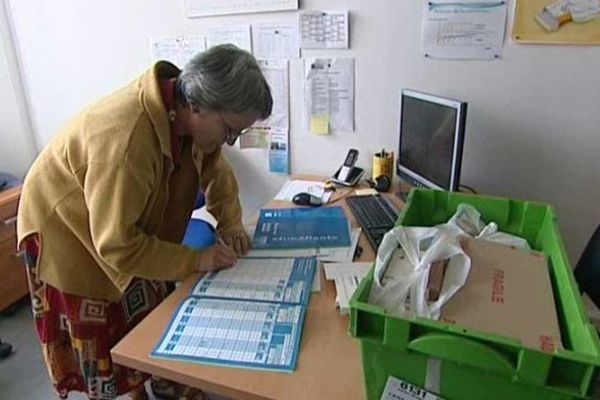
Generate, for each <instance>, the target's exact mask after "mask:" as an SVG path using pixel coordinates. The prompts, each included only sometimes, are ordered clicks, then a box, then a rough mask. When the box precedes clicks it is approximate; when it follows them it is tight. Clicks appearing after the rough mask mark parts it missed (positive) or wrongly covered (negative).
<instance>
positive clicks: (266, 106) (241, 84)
mask: <svg viewBox="0 0 600 400" xmlns="http://www.w3.org/2000/svg"><path fill="white" fill-rule="evenodd" d="M175 98H176V99H177V101H179V102H180V103H184V104H188V105H191V106H192V107H193V108H196V109H197V108H204V109H206V110H211V111H226V112H233V113H236V114H251V115H254V116H256V117H257V118H260V119H265V118H267V117H268V116H269V115H271V110H272V108H273V98H272V97H271V90H270V89H269V85H268V83H267V81H266V79H265V77H264V76H263V74H262V72H261V70H260V67H259V66H258V63H257V62H256V59H255V58H254V57H253V56H252V55H251V54H250V53H248V52H247V51H244V50H242V49H239V48H237V47H236V46H234V45H231V44H224V45H218V46H213V47H211V48H209V49H208V50H206V51H204V52H202V53H198V54H196V55H195V56H194V57H192V59H191V60H190V61H189V62H188V63H187V64H186V65H185V67H183V70H182V71H181V74H180V75H179V77H178V78H177V83H176V87H175Z"/></svg>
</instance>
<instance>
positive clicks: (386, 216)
mask: <svg viewBox="0 0 600 400" xmlns="http://www.w3.org/2000/svg"><path fill="white" fill-rule="evenodd" d="M346 203H347V204H348V207H350V210H351V211H352V214H354V217H355V218H356V220H357V221H358V223H359V224H360V226H361V228H362V229H363V232H364V233H365V235H366V236H367V239H369V242H370V243H371V245H372V246H373V249H374V250H376V251H377V248H378V247H379V245H380V244H381V241H382V240H383V235H385V233H386V232H387V231H389V230H390V229H392V228H393V227H394V224H395V223H396V219H397V218H398V211H397V210H396V209H395V208H394V207H393V206H392V205H391V204H390V203H389V202H388V201H387V200H386V199H385V198H384V197H383V196H350V197H346Z"/></svg>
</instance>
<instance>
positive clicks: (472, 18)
mask: <svg viewBox="0 0 600 400" xmlns="http://www.w3.org/2000/svg"><path fill="white" fill-rule="evenodd" d="M506 14H507V2H506V1H481V0H477V1H473V0H468V1H467V0H465V1H460V2H456V1H452V0H436V1H425V2H424V6H423V31H422V46H421V49H422V53H423V55H424V56H425V57H432V58H446V59H488V60H489V59H494V58H498V57H500V56H501V55H502V44H503V42H504V32H505V29H506Z"/></svg>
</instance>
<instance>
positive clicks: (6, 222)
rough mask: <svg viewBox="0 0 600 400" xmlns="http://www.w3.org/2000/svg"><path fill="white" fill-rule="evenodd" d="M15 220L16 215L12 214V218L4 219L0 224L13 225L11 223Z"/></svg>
mask: <svg viewBox="0 0 600 400" xmlns="http://www.w3.org/2000/svg"><path fill="white" fill-rule="evenodd" d="M16 222H17V217H16V216H14V217H12V218H9V219H5V220H4V221H2V224H3V225H4V226H8V225H13V224H15V223H16Z"/></svg>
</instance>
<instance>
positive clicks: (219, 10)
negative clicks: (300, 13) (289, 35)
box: [185, 0, 298, 17]
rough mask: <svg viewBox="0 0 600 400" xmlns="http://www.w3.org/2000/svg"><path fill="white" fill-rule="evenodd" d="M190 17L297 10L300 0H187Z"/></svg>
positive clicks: (186, 6)
mask: <svg viewBox="0 0 600 400" xmlns="http://www.w3.org/2000/svg"><path fill="white" fill-rule="evenodd" d="M185 8H186V14H187V16H188V17H206V16H211V15H226V14H246V13H257V12H269V11H285V10H297V9H298V0H186V1H185Z"/></svg>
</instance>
